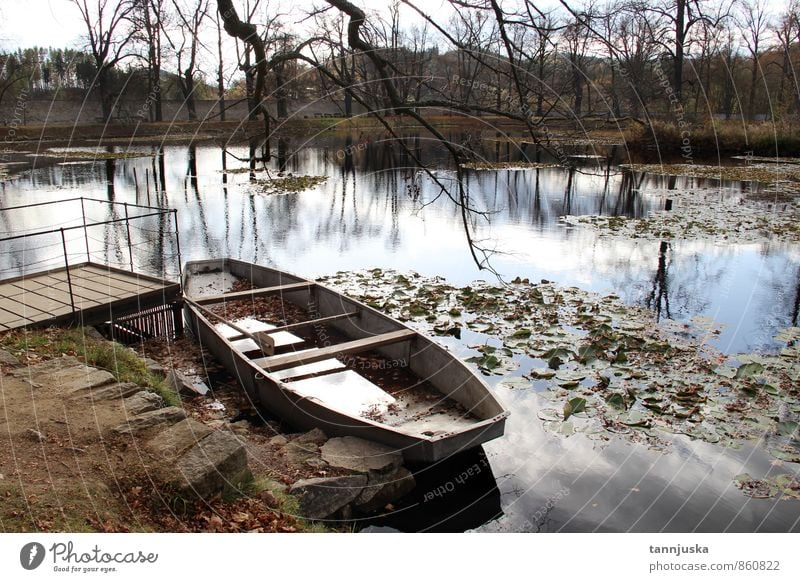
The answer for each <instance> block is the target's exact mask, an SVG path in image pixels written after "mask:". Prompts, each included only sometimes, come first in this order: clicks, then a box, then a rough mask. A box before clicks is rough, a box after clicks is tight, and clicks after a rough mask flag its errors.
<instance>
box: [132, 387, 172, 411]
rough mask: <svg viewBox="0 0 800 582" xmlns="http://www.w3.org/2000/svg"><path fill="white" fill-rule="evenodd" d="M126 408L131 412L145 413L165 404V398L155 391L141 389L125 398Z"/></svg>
mask: <svg viewBox="0 0 800 582" xmlns="http://www.w3.org/2000/svg"><path fill="white" fill-rule="evenodd" d="M124 402H125V408H126V409H127V411H128V412H129V413H130V414H143V413H145V412H150V411H151V410H158V409H159V408H161V407H162V406H163V405H164V399H163V398H161V396H159V395H158V394H156V393H155V392H148V391H147V390H141V391H139V392H137V393H136V394H134V395H133V396H130V397H128V398H126V399H125V401H124Z"/></svg>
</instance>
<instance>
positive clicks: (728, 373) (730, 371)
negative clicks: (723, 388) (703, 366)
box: [714, 366, 736, 380]
mask: <svg viewBox="0 0 800 582" xmlns="http://www.w3.org/2000/svg"><path fill="white" fill-rule="evenodd" d="M714 373H715V374H719V375H720V376H724V377H725V378H730V379H731V380H732V379H733V378H735V377H736V368H731V367H730V366H717V367H716V368H714Z"/></svg>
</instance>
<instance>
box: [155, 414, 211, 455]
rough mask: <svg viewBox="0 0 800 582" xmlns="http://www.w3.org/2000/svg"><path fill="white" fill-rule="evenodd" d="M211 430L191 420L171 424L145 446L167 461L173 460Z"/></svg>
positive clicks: (186, 419)
mask: <svg viewBox="0 0 800 582" xmlns="http://www.w3.org/2000/svg"><path fill="white" fill-rule="evenodd" d="M212 432H213V431H212V429H211V428H209V427H207V426H206V425H205V424H203V423H202V422H198V421H196V420H194V419H193V418H185V419H184V420H182V421H180V422H178V423H176V424H173V425H172V426H170V427H169V428H167V429H165V430H163V431H161V432H160V433H158V434H157V435H156V436H154V437H153V438H152V439H150V440H149V441H148V443H147V446H148V447H149V448H150V449H151V450H153V451H155V452H156V453H158V454H159V455H161V456H162V457H165V458H167V459H174V458H177V457H179V456H181V455H182V454H183V453H185V452H186V451H188V450H189V449H191V448H192V447H193V446H195V445H196V444H197V443H199V442H200V441H202V440H203V439H204V438H206V437H207V436H208V435H210V434H211V433H212Z"/></svg>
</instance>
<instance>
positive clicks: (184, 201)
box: [0, 135, 800, 531]
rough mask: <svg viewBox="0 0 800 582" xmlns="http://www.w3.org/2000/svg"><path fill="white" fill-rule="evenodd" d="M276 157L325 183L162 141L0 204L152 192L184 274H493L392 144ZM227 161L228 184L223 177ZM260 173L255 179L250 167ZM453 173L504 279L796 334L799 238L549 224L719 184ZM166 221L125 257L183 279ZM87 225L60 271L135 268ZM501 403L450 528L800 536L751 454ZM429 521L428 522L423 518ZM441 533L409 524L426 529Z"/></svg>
mask: <svg viewBox="0 0 800 582" xmlns="http://www.w3.org/2000/svg"><path fill="white" fill-rule="evenodd" d="M458 139H459V136H453V140H454V141H458ZM408 143H409V144H410V146H411V147H412V148H413V151H414V152H415V154H416V155H417V156H419V157H420V158H421V159H423V160H424V161H426V162H428V163H431V162H433V163H437V162H438V163H439V164H440V168H441V169H440V170H437V172H436V175H437V178H439V179H440V180H441V181H443V182H445V183H448V182H449V183H451V182H452V180H453V178H454V173H453V172H452V171H451V170H450V169H448V168H449V166H448V163H447V161H446V158H445V156H444V153H443V152H442V151H440V150H439V149H437V148H436V147H435V146H434V145H433V144H431V143H428V142H425V141H422V140H420V139H419V138H410V139H409V141H408ZM271 145H272V147H273V151H272V153H273V154H278V160H273V162H271V164H270V168H271V172H272V174H273V175H275V173H276V172H277V171H278V169H279V166H280V169H282V170H283V172H285V173H286V174H289V173H293V174H296V175H321V176H327V177H328V179H327V181H326V182H324V183H323V184H321V185H318V186H316V187H314V188H313V189H311V190H308V191H305V192H302V193H298V194H286V195H265V194H263V193H260V192H258V191H257V188H255V187H253V185H252V184H251V181H250V175H249V173H248V172H247V171H240V170H245V169H246V168H247V162H246V161H245V160H246V159H247V157H248V148H247V147H246V146H233V147H229V148H228V149H227V153H225V152H223V150H222V149H221V148H220V147H217V146H211V145H198V146H196V147H191V148H190V147H186V146H165V147H163V148H162V149H161V152H160V155H156V156H150V157H142V158H132V159H118V160H98V161H95V162H91V163H67V164H64V165H50V166H47V167H43V168H40V169H36V170H34V171H32V172H29V173H26V174H24V175H22V176H20V177H18V178H16V179H14V180H12V181H9V182H6V183H3V184H0V192H1V193H2V205H3V206H4V207H9V206H14V205H22V204H30V203H33V202H44V201H52V200H59V199H67V198H72V197H74V196H86V197H91V198H99V199H104V200H114V201H117V202H127V203H130V204H135V203H138V204H148V198H149V203H150V204H152V205H158V206H164V207H167V206H168V207H172V208H176V209H177V221H178V228H179V232H180V251H181V255H182V259H183V260H184V261H186V260H190V259H201V258H207V257H218V256H230V257H235V258H240V259H243V260H246V261H253V262H258V263H261V264H264V265H269V266H275V267H277V268H280V269H284V270H289V271H295V272H297V273H299V274H302V275H304V276H307V277H313V276H318V275H323V274H330V273H333V272H335V271H346V270H351V269H362V268H368V267H375V266H379V267H383V268H394V269H397V270H400V271H408V270H413V271H417V272H419V273H421V274H424V275H439V276H442V277H444V278H446V279H447V280H448V281H450V282H452V283H454V284H466V283H468V282H470V281H472V280H474V279H476V278H484V279H490V280H491V279H492V277H493V275H491V274H490V273H487V272H486V271H479V269H478V268H477V266H476V264H475V261H474V260H473V258H472V255H471V253H470V248H469V245H468V242H467V237H466V234H465V229H464V222H463V216H462V213H461V211H460V209H459V208H458V207H457V206H456V205H455V204H454V203H453V202H452V201H451V200H449V199H448V198H447V196H446V195H443V194H441V189H440V188H439V186H437V185H436V184H435V182H434V181H433V180H432V179H431V178H430V177H427V176H425V175H423V174H420V173H419V172H417V171H416V170H414V169H413V164H412V163H411V161H410V159H409V157H408V156H407V155H405V154H404V153H403V151H401V149H400V148H399V147H398V146H397V144H393V143H392V142H390V141H382V140H380V139H374V138H371V139H367V138H364V137H363V136H362V137H358V138H355V139H353V138H348V139H345V138H343V137H341V136H338V135H330V136H324V137H322V138H317V139H315V140H314V141H313V142H311V143H308V144H303V143H300V142H298V141H294V140H285V141H281V142H280V143H273V144H271ZM80 149H83V148H80ZM141 149H142V150H143V151H148V152H150V151H152V152H155V151H156V150H155V148H149V147H142V148H141ZM501 150H502V151H501ZM482 155H485V157H487V158H489V159H493V160H494V159H508V158H507V157H506V156H508V157H511V158H513V155H514V154H513V152H510V150H508V149H507V147H506V146H503V147H502V148H501V147H500V146H488V147H486V151H482ZM223 167H224V168H227V169H228V170H229V172H228V173H224V172H223ZM257 169H258V168H257ZM256 176H257V177H258V178H265V177H266V175H265V174H264V173H262V172H260V171H259V172H258V173H257V174H256ZM465 179H466V185H467V187H468V191H469V203H470V205H471V206H473V207H474V208H476V209H478V210H480V211H482V214H480V215H478V214H475V215H471V216H469V217H468V218H467V220H468V222H469V223H470V232H471V236H472V238H473V240H474V241H477V242H478V244H479V245H480V246H481V247H482V248H483V249H488V250H489V251H490V252H491V258H490V263H491V266H492V268H493V269H495V270H496V271H497V272H498V273H500V274H501V275H502V276H503V277H505V278H508V279H511V278H514V277H517V276H520V277H523V278H525V277H527V278H530V279H531V280H539V279H548V280H551V281H555V282H557V283H559V284H561V285H565V286H573V285H574V286H577V287H580V288H582V289H587V290H592V291H598V292H603V293H605V292H614V293H616V294H618V295H619V296H620V297H622V298H623V299H624V300H625V301H627V302H629V303H631V304H635V305H642V306H645V307H647V308H648V309H651V310H652V311H654V312H655V313H656V314H657V316H658V317H659V318H664V319H676V320H688V319H689V318H691V317H693V316H696V315H704V316H708V317H710V318H712V319H713V320H715V321H716V322H718V323H719V324H721V325H722V326H723V330H722V332H721V334H720V335H719V336H718V338H717V339H716V340H714V342H715V345H716V347H717V348H719V349H721V350H722V351H725V352H730V353H735V352H743V351H754V350H770V349H774V348H775V347H776V345H777V344H775V343H774V341H773V339H772V336H773V335H774V333H775V331H776V330H777V329H780V328H783V327H787V326H791V325H798V309H799V308H800V247H798V245H790V244H783V243H777V242H763V243H758V244H737V243H727V244H724V245H721V244H714V243H711V242H704V241H678V242H669V243H666V242H661V241H646V240H620V239H612V238H604V237H599V236H597V235H596V234H595V233H593V232H591V231H589V230H588V229H586V230H584V229H576V228H572V227H567V226H565V225H563V224H562V223H559V221H558V217H559V216H561V215H564V214H572V215H581V214H610V215H624V216H633V217H641V216H645V215H646V214H647V212H649V211H650V210H654V209H661V208H663V207H664V205H665V202H666V200H667V198H669V195H668V192H667V190H669V189H675V188H685V187H693V186H697V187H704V186H712V185H715V183H713V182H709V181H706V180H702V179H696V178H694V179H693V178H683V179H682V178H677V179H676V178H668V177H663V176H652V175H631V174H630V173H625V172H623V171H622V170H620V169H619V167H618V166H616V165H615V164H610V163H606V162H605V161H602V162H599V163H598V162H597V161H593V160H591V159H589V160H587V162H586V163H584V164H582V165H581V166H579V167H578V168H575V169H573V170H571V171H570V170H565V169H564V168H557V167H548V168H539V169H529V170H524V171H518V170H501V171H468V172H467V173H466V178H465ZM137 184H138V187H137ZM724 185H725V186H727V187H730V188H733V189H742V188H747V187H748V186H747V185H746V184H742V183H728V184H724ZM88 206H89V207H88V208H87V211H86V212H87V215H88V217H89V219H90V220H98V219H103V218H108V217H110V216H111V214H110V211H109V210H108V207H106V206H103V205H99V204H98V205H92V204H90V205H88ZM95 206H96V207H95ZM137 212H144V211H143V210H142V209H136V208H134V207H131V213H132V214H135V213H137ZM117 216H119V215H117ZM81 220H82V219H81V208H80V205H79V203H70V205H67V206H64V205H59V206H56V207H49V206H40V207H35V208H32V209H29V210H25V211H18V212H16V213H15V214H14V217H13V218H11V217H10V213H3V212H0V231H2V234H0V236H6V235H7V234H9V233H17V232H22V231H24V230H26V229H32V228H34V227H35V226H38V225H41V224H47V225H49V226H54V225H57V226H69V225H74V224H79V223H80V221H81ZM169 220H170V219H165V218H164V217H150V218H147V219H143V220H142V221H140V222H137V223H135V225H134V226H133V228H132V231H131V235H130V237H131V247H130V250H131V251H132V252H133V259H134V263H135V266H136V268H137V269H140V270H143V271H147V272H150V273H154V274H158V275H166V276H171V277H174V276H176V275H177V268H176V264H177V262H176V259H177V252H178V247H177V245H176V244H175V240H174V238H171V237H170V236H162V235H163V234H164V233H168V232H171V229H172V224H171V223H170V222H169ZM89 230H90V234H89V237H88V238H87V239H86V240H84V239H83V234H82V232H80V231H70V233H68V236H67V237H66V240H67V245H68V247H69V252H70V254H71V260H74V261H76V262H77V261H78V260H81V257H83V258H84V259H85V256H86V246H85V245H88V246H89V247H90V253H91V256H92V257H93V258H97V259H100V258H102V259H104V260H108V261H111V262H114V263H117V264H119V265H120V266H122V267H127V266H128V265H129V260H130V257H129V255H128V249H127V248H125V246H126V244H127V243H126V241H127V233H126V232H125V227H124V223H122V222H120V223H116V224H114V225H106V226H103V227H95V228H93V229H89ZM56 237H57V235H56V234H54V235H52V237H51V238H50V239H46V240H45V239H42V240H40V241H39V242H33V241H34V239H29V240H28V241H27V242H19V241H16V242H15V243H14V244H13V245H8V246H7V248H5V249H2V251H0V272H2V276H3V277H7V276H10V275H13V274H16V273H17V272H19V269H20V265H21V264H23V263H24V264H29V265H31V264H33V265H35V266H36V267H35V268H36V269H39V268H40V267H47V266H58V265H59V261H61V260H63V257H62V255H61V254H60V253H61V251H60V246H59V245H60V244H61V243H60V239H58V238H56ZM119 248H121V249H122V250H119ZM111 249H114V250H111ZM23 251H24V252H23ZM451 343H452V345H451V348H452V349H454V350H455V351H457V352H458V351H459V350H464V354H465V355H466V353H467V352H466V345H465V343H459V342H457V341H455V340H452V342H451ZM496 390H497V391H498V393H499V396H500V397H501V398H502V399H503V401H504V403H506V404H507V406H508V407H509V408H510V409H511V411H512V416H511V419H510V421H509V424H508V428H507V434H506V436H505V438H503V439H500V440H498V441H495V442H492V443H489V444H488V445H487V446H486V447H485V451H486V455H487V457H488V460H489V464H490V473H491V474H492V475H493V476H494V478H492V479H489V480H488V481H486V476H487V472H486V469H487V468H486V466H485V465H484V464H481V463H480V462H478V461H476V460H475V458H473V457H472V456H470V457H469V458H468V459H464V460H463V463H462V464H464V466H467V467H470V466H474V465H475V464H476V463H477V466H479V467H484V469H482V470H481V471H478V473H480V474H481V475H482V476H481V478H480V481H481V482H482V483H483V484H482V485H481V486H480V487H478V488H477V489H476V488H475V487H473V486H472V485H470V484H469V483H467V485H464V487H465V488H466V489H467V490H470V491H471V492H472V493H475V492H480V494H479V495H477V497H476V498H475V499H473V500H472V501H468V502H465V503H466V505H465V509H463V508H462V510H458V511H456V510H451V509H446V510H443V511H444V512H445V513H448V514H451V515H452V514H453V513H459V512H461V513H462V514H465V515H471V516H473V517H475V519H472V520H470V519H466V520H464V521H463V523H462V522H458V524H457V525H453V524H451V525H444V526H441V528H443V529H448V528H451V529H464V528H471V527H480V528H482V529H484V530H489V531H560V530H564V531H572V530H576V531H592V530H614V531H627V530H642V531H661V530H665V531H694V530H698V531H721V530H742V531H754V530H769V531H787V530H797V529H798V528H800V525H799V524H800V502H797V501H795V502H792V501H775V500H753V499H749V498H747V497H745V496H744V495H743V494H742V493H741V492H740V491H739V490H738V489H736V487H735V485H734V482H733V477H734V476H735V475H737V474H739V473H743V472H745V471H747V472H750V473H751V474H753V475H765V474H768V472H769V471H771V470H773V471H774V470H776V469H778V468H779V467H775V466H774V465H772V464H770V457H769V456H768V455H766V454H765V453H764V452H763V450H762V448H759V447H744V448H742V449H739V450H730V449H724V448H722V447H718V446H715V445H711V444H708V443H704V442H700V441H691V440H689V439H688V438H685V437H675V438H674V439H673V443H674V447H673V449H672V450H671V451H670V452H669V453H668V454H663V453H660V452H655V451H651V450H648V449H647V448H646V446H644V445H636V444H630V443H628V442H626V441H622V440H616V441H611V442H609V443H605V444H603V445H602V446H601V445H600V444H598V442H596V441H590V440H588V439H585V438H584V437H583V436H581V435H576V436H572V437H569V438H564V437H558V436H555V435H553V434H548V433H545V432H544V431H543V429H542V426H541V421H539V420H538V418H537V414H536V412H537V410H538V409H539V408H540V407H542V406H543V400H542V399H541V397H540V396H539V395H537V394H536V393H535V392H532V391H512V390H507V389H504V388H503V387H499V386H498V387H496ZM459 462H460V461H459ZM459 462H456V464H455V465H452V466H451V465H448V466H447V467H446V468H442V467H440V468H438V470H437V472H435V473H436V474H435V475H434V476H431V475H433V473H430V472H428V476H429V477H430V479H428V480H427V481H425V479H426V477H425V476H423V475H420V476H419V478H420V479H421V480H423V481H425V482H426V483H427V484H428V485H430V486H431V487H433V488H434V489H435V488H436V487H438V486H439V485H441V484H446V483H448V482H449V481H450V480H451V477H452V476H457V475H460V474H461V473H462V471H463V470H464V469H463V467H462V466H461V465H460V464H458V463H459ZM783 470H784V472H785V471H786V470H790V471H794V472H796V470H797V467H796V466H794V465H792V464H789V463H787V465H786V466H785V467H783ZM425 472H426V471H423V473H425ZM477 481H478V480H477V479H476V480H474V481H473V483H477ZM487 482H488V483H489V484H490V486H487V485H486V483H487ZM437 483H438V484H439V485H436V484H437ZM495 484H496V486H497V487H495ZM426 486H427V485H426ZM452 487H453V488H454V489H455V488H456V487H455V486H452ZM455 497H456V496H455V495H452V496H451V497H450V499H451V500H452V499H454V498H455ZM467 497H469V496H467ZM437 501H438V497H437ZM459 503H461V501H459ZM486 503H491V504H496V505H497V506H498V507H499V509H500V510H501V511H502V514H503V515H502V516H501V517H500V518H498V519H495V520H489V521H488V522H487V523H485V524H483V525H481V524H482V523H483V521H485V520H488V519H489V518H491V517H493V516H494V515H495V513H497V512H496V511H494V510H493V509H491V508H488V509H487V508H484V509H479V506H480V505H481V504H484V505H485V504H486ZM420 508H423V509H425V508H424V503H423V500H417V502H416V505H415V503H410V504H409V507H408V513H407V515H409V516H414V515H416V516H417V518H413V517H412V518H410V519H411V520H412V521H413V520H414V519H421V518H419V515H421V514H425V513H426V511H422V512H420V511H418V510H419V509H420ZM434 513H435V512H433V513H432V512H430V511H427V514H428V515H429V516H430V515H433V514H434ZM476 516H482V517H481V518H480V519H478V518H477V517H476ZM436 519H438V518H436ZM476 520H477V522H480V523H476ZM436 523H438V522H436V521H435V520H434V522H432V523H430V524H428V523H427V522H426V523H425V525H421V526H420V525H418V526H417V527H418V528H419V527H422V528H425V527H436V525H435V524H436ZM403 527H404V528H409V527H410V526H408V525H403Z"/></svg>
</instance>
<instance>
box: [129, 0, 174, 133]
mask: <svg viewBox="0 0 800 582" xmlns="http://www.w3.org/2000/svg"><path fill="white" fill-rule="evenodd" d="M133 3H134V6H135V9H134V11H133V12H132V13H131V21H132V23H133V25H134V30H135V34H136V36H137V37H138V38H140V39H141V40H142V42H143V43H144V45H145V47H146V49H147V58H146V61H147V105H148V107H147V110H148V113H149V117H150V121H162V120H163V112H162V95H161V57H162V50H161V34H162V30H163V29H164V28H165V26H166V25H165V22H164V20H165V16H166V9H165V4H166V1H165V0H133Z"/></svg>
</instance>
